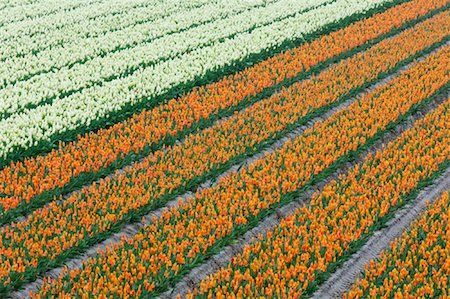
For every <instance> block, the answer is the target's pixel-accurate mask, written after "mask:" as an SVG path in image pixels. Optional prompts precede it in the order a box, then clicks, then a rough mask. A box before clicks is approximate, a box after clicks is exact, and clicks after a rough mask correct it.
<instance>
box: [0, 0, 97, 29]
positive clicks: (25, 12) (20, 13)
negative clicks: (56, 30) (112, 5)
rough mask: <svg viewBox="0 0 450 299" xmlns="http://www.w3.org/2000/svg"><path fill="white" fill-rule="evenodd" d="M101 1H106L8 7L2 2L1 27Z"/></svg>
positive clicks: (72, 0) (50, 0)
mask: <svg viewBox="0 0 450 299" xmlns="http://www.w3.org/2000/svg"><path fill="white" fill-rule="evenodd" d="M101 1H104V0H89V1H86V0H58V1H55V0H44V1H33V2H32V1H15V2H16V3H15V4H16V5H14V4H13V3H10V4H11V5H8V4H7V3H3V2H6V1H2V4H3V5H2V6H1V10H0V25H4V24H9V23H12V22H19V21H22V20H29V19H32V18H38V17H40V16H44V15H47V14H52V13H55V12H58V11H60V10H70V9H76V8H78V7H84V6H87V5H90V4H91V3H97V2H101ZM8 2H13V1H8ZM20 2H22V3H20ZM30 2H32V3H30ZM0 5H1V4H0ZM8 6H10V7H8Z"/></svg>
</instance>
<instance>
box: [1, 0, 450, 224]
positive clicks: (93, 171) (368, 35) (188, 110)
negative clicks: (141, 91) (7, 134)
mask: <svg viewBox="0 0 450 299" xmlns="http://www.w3.org/2000/svg"><path fill="white" fill-rule="evenodd" d="M446 3H447V1H434V2H433V5H431V3H430V2H429V1H428V0H415V1H412V2H408V3H405V4H402V5H399V6H396V7H394V8H391V9H389V10H388V11H386V12H383V13H381V14H378V15H375V16H374V17H372V18H369V19H367V20H363V21H360V22H357V23H355V24H352V25H350V26H349V27H346V28H345V29H342V30H339V31H337V32H334V33H331V34H329V35H325V36H323V37H320V38H318V39H316V40H314V41H311V42H310V43H308V44H304V45H302V46H300V47H298V48H295V49H292V50H291V51H289V52H285V53H282V54H279V55H277V56H275V57H273V58H270V59H268V60H266V61H263V62H261V63H259V64H257V65H255V66H254V67H252V68H249V69H246V70H245V71H242V72H240V73H238V74H235V75H233V76H229V77H226V78H224V79H223V80H221V81H219V82H218V83H213V84H210V85H207V86H205V87H203V88H199V89H196V90H194V91H193V92H191V93H189V94H186V95H185V96H183V97H181V98H179V99H176V100H175V99H174V100H171V101H169V102H167V103H165V104H163V105H161V106H158V107H156V108H154V109H152V110H149V111H146V112H143V113H140V114H138V115H135V116H134V117H133V118H132V119H130V120H128V121H126V122H123V123H120V124H117V125H115V126H113V127H111V128H109V129H107V130H101V131H99V132H97V133H95V134H88V135H86V136H83V137H80V138H79V140H78V141H77V142H74V143H67V144H61V145H60V146H59V149H58V150H54V151H52V152H51V153H49V154H48V155H45V156H38V157H35V158H31V159H27V160H25V161H24V162H18V163H15V164H11V165H10V166H9V167H6V168H4V169H3V170H2V171H1V172H0V182H4V183H3V184H2V183H0V194H2V193H3V194H4V196H3V198H1V197H0V202H1V203H2V205H1V207H0V210H2V212H3V213H2V214H1V218H2V221H0V222H1V223H4V222H5V221H8V220H9V219H11V217H12V216H13V215H14V210H15V209H17V211H19V212H21V211H29V210H32V209H33V208H35V207H38V206H39V204H40V203H42V202H45V201H48V200H50V199H51V198H52V197H53V196H54V195H59V194H61V193H63V192H65V191H66V192H67V191H70V188H75V187H76V186H78V185H81V184H83V182H85V181H86V180H89V179H95V178H96V177H98V176H99V175H104V174H105V173H107V171H108V167H109V171H111V169H114V168H118V167H120V166H121V165H124V164H126V163H127V162H128V161H130V160H131V159H136V158H137V157H139V156H144V155H146V154H148V153H149V151H150V149H152V148H158V146H159V145H161V143H167V142H168V141H171V140H175V139H176V138H177V137H179V136H180V133H181V134H182V133H183V132H186V133H188V132H190V131H193V130H195V129H196V128H201V127H202V125H201V124H202V123H203V126H205V125H207V124H208V122H210V121H212V120H214V119H217V118H218V117H220V116H221V115H224V114H225V115H226V114H227V113H229V111H232V110H234V109H238V108H239V107H242V106H243V105H245V104H246V102H251V101H254V97H255V96H257V95H260V96H262V95H264V94H267V93H268V92H269V93H270V92H271V88H272V87H273V86H276V85H277V84H280V83H282V82H283V80H284V81H289V80H291V79H296V78H298V76H299V75H300V76H301V75H302V74H305V72H309V71H310V70H311V68H315V67H316V65H317V64H321V63H324V62H325V61H327V60H329V59H331V58H332V57H333V56H339V55H341V54H342V53H345V52H346V51H349V50H350V51H351V50H352V49H354V48H355V47H358V46H361V45H362V44H364V43H365V42H367V41H371V40H373V39H374V38H377V37H379V36H381V35H383V34H385V33H387V32H389V30H392V29H393V28H398V27H401V26H402V25H403V24H405V22H408V21H410V20H414V19H415V18H416V17H418V16H422V15H425V14H426V13H427V12H428V10H429V9H433V8H438V7H440V6H442V5H445V4H446ZM393 16H399V17H396V18H393ZM218 99H220V100H218ZM169 116H170V117H169ZM169 128H170V130H169ZM136 155H137V157H136ZM128 163H129V162H128ZM36 196H37V197H36ZM35 197H36V198H35ZM5 211H7V212H8V214H4V212H5Z"/></svg>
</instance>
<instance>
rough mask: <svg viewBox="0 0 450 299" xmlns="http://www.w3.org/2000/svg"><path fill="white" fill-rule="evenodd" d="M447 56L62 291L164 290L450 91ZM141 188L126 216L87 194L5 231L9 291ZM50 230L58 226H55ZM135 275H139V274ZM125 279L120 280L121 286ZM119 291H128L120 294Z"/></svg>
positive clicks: (186, 207)
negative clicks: (419, 106)
mask: <svg viewBox="0 0 450 299" xmlns="http://www.w3.org/2000/svg"><path fill="white" fill-rule="evenodd" d="M449 51H450V47H445V48H444V49H442V50H441V51H439V52H438V53H437V54H434V55H432V56H430V57H429V58H427V59H425V60H424V61H422V62H420V63H419V64H417V65H415V66H414V67H412V68H411V69H410V70H408V71H406V72H404V73H403V74H402V75H401V76H400V77H398V78H396V79H394V80H392V81H390V82H389V83H388V84H386V85H383V86H381V87H379V88H377V89H375V90H374V91H372V92H371V93H369V94H367V95H366V96H364V97H362V98H360V99H358V101H356V102H354V103H353V104H351V105H350V106H349V107H348V108H346V109H344V110H343V111H341V112H339V113H337V114H335V115H333V116H332V117H330V118H329V119H327V120H326V121H324V122H323V123H317V124H316V125H314V126H313V128H311V129H308V130H306V131H305V132H304V134H303V135H301V136H300V137H298V138H296V139H295V140H292V141H290V142H287V143H286V144H285V145H284V146H283V147H282V148H281V149H279V150H276V151H275V152H274V153H272V154H268V155H266V156H265V157H264V158H263V159H260V160H258V161H256V162H255V163H253V164H251V165H250V166H249V167H248V168H247V169H243V170H241V171H240V172H238V173H237V172H231V173H230V174H229V175H226V176H224V177H222V178H221V179H219V181H218V184H217V185H216V186H213V187H211V188H207V189H203V190H201V191H199V192H198V193H197V194H196V195H195V196H194V197H192V198H189V199H187V201H186V202H185V203H183V204H180V206H179V207H174V208H172V209H171V210H170V211H166V212H164V213H163V214H162V216H161V217H160V218H159V219H155V221H154V222H153V223H151V224H150V225H148V226H147V227H146V228H145V229H143V230H142V231H140V232H138V233H137V235H136V236H135V237H134V238H133V239H130V240H127V241H124V242H123V243H121V245H120V246H116V247H115V248H114V249H108V250H107V251H106V252H103V253H102V254H101V255H99V256H98V257H96V258H94V259H91V260H89V261H88V262H86V263H85V264H84V267H83V269H82V270H80V269H78V270H75V271H74V272H73V273H72V274H71V275H70V276H68V277H66V278H64V286H63V289H65V290H67V289H72V287H74V289H73V290H74V291H76V292H78V291H80V292H83V291H86V292H93V293H92V294H93V295H94V296H96V295H97V294H98V293H97V292H98V291H100V292H103V291H105V290H106V288H107V289H108V290H106V291H108V292H110V294H111V295H113V294H114V295H117V296H121V295H123V294H125V293H128V292H130V291H131V290H130V289H129V288H128V287H130V288H131V289H133V290H135V291H136V289H137V287H138V286H140V287H141V288H142V290H144V289H145V290H146V291H148V292H151V291H152V290H153V289H155V288H156V290H158V291H161V290H162V289H164V288H165V287H167V284H168V283H170V282H172V281H173V280H174V279H176V278H177V277H178V276H179V275H180V274H181V273H183V272H185V270H186V269H188V268H189V267H191V266H192V265H193V264H195V263H197V262H198V261H199V260H202V259H203V258H204V257H205V254H207V253H208V252H211V251H212V250H213V249H214V248H215V247H217V246H220V244H224V242H226V239H227V238H230V237H231V236H235V235H236V234H237V233H239V231H241V232H242V231H243V230H244V231H245V229H246V228H247V227H248V225H251V224H252V223H253V224H254V223H256V222H257V221H258V220H259V219H260V218H261V217H263V216H264V215H265V214H266V212H267V210H268V209H270V208H271V207H273V206H276V205H279V204H281V203H282V202H284V201H286V200H288V198H286V196H289V195H288V194H291V193H292V192H295V191H298V190H299V189H301V188H303V187H305V186H307V185H308V184H309V182H310V181H311V180H314V179H317V178H318V176H319V174H321V173H322V172H323V171H325V170H327V169H328V168H329V167H330V166H332V165H335V164H336V163H338V162H339V161H342V160H344V159H345V157H346V156H347V155H349V154H350V153H352V152H355V151H357V150H358V149H359V148H361V147H363V146H364V145H366V144H367V142H370V141H371V140H373V139H374V138H376V136H377V134H378V135H380V134H382V132H383V131H384V130H386V129H387V128H388V126H389V125H392V124H393V123H395V122H397V121H400V119H401V118H402V117H403V115H404V114H405V113H407V112H408V111H409V110H410V109H412V108H413V107H414V106H415V105H416V104H419V103H421V102H422V101H424V100H425V99H427V98H428V97H430V96H431V95H433V94H434V93H436V92H437V91H438V90H440V89H441V88H443V87H445V86H447V85H446V84H447V83H448V81H449V79H450V78H449V77H450V75H449V72H448V71H449V69H448V67H449V65H448V64H446V63H445V62H446V61H447V60H448V59H447V58H448V57H449V56H448V54H449ZM381 99H388V100H384V101H382V100H381ZM280 108H282V109H279V110H285V109H284V107H280ZM273 111H274V112H276V111H277V110H276V109H275V110H273ZM266 117H271V115H270V114H269V115H266ZM244 124H245V123H244V122H241V125H244ZM194 152H196V153H199V154H200V152H199V151H194ZM172 171H173V170H172ZM319 177H320V176H319ZM133 179H134V181H133ZM173 181H175V180H173ZM139 184H142V185H141V186H142V187H141V188H140V189H136V191H137V194H129V195H127V196H126V198H127V200H128V201H133V203H132V204H130V205H129V206H128V207H125V208H124V209H121V207H118V206H117V205H116V204H115V202H116V201H119V200H120V197H119V195H118V194H120V192H121V190H122V189H121V188H120V189H119V188H118V189H116V190H114V194H115V196H113V197H114V200H113V201H111V202H109V204H107V205H104V206H103V207H99V208H98V209H97V208H96V209H93V208H92V207H91V206H90V205H91V203H93V202H94V201H97V202H101V201H102V200H103V201H104V198H100V197H99V198H97V199H95V198H92V197H90V198H89V196H88V193H87V192H84V199H85V201H84V202H80V200H78V201H77V202H76V203H75V202H74V203H72V204H71V205H70V206H68V205H67V203H65V204H64V205H66V207H67V208H69V209H67V208H66V212H62V211H61V212H57V213H55V214H54V213H53V210H56V209H55V208H56V207H58V205H56V204H50V207H49V208H46V209H43V210H42V211H40V213H35V214H34V215H32V216H30V217H28V219H27V220H26V221H24V222H20V223H14V224H13V225H11V226H9V227H6V228H5V229H3V230H2V231H1V237H0V239H1V240H2V246H1V247H0V248H2V249H3V250H2V251H3V252H2V253H3V255H2V256H3V260H2V261H1V263H0V264H1V265H2V268H1V270H0V273H5V274H6V275H7V276H6V275H5V276H3V277H4V283H3V285H5V286H6V289H7V288H8V284H10V283H17V281H18V280H20V279H21V281H23V280H24V279H26V278H27V276H26V273H27V271H30V269H32V268H36V267H38V265H41V266H42V265H45V264H46V263H47V265H52V263H54V262H55V261H58V258H59V257H61V255H63V256H64V255H67V254H68V252H69V250H68V249H69V248H70V249H71V250H74V249H76V248H77V247H80V246H81V247H82V248H84V247H85V246H86V245H87V244H89V243H83V241H84V242H86V240H87V239H88V238H89V237H95V236H97V237H98V236H99V235H98V234H97V235H95V234H93V233H91V231H92V230H96V231H102V230H103V231H105V229H111V228H113V227H114V223H115V222H117V221H119V222H120V221H121V220H122V219H121V217H120V216H119V215H118V214H117V212H118V211H121V212H122V215H124V216H122V217H125V216H126V214H125V213H126V212H129V214H132V215H136V211H134V210H133V209H134V208H135V207H137V206H139V205H142V203H143V202H145V201H149V200H151V198H150V196H151V195H149V194H148V193H146V192H144V190H143V189H144V187H145V186H146V184H147V183H146V182H145V181H143V178H140V177H135V178H133V177H129V185H130V186H137V185H139ZM138 194H139V197H138V198H136V197H137V195H138ZM69 200H70V199H69ZM61 206H63V205H61ZM82 206H84V207H85V209H83V212H82V213H84V215H83V216H84V217H82V219H81V218H79V217H80V214H79V212H78V211H77V210H78V209H81V207H82ZM80 213H81V212H80ZM98 215H101V216H102V217H104V219H105V220H106V221H104V222H103V224H96V223H95V222H92V221H91V220H92V219H94V218H95V217H98ZM72 221H73V222H72ZM55 222H58V223H59V226H53V225H52V223H55ZM38 239H39V240H38ZM224 239H225V240H224ZM44 240H45V241H44ZM77 240H79V241H77ZM96 240H98V239H96ZM58 254H59V256H58ZM19 256H20V258H19ZM39 257H41V258H39ZM136 262H137V263H136ZM141 262H142V263H141ZM138 269H139V270H138ZM136 270H138V272H141V273H142V275H137V272H136ZM125 278H126V282H124V281H122V279H125ZM80 281H82V282H83V281H84V282H86V283H85V284H83V285H84V287H83V288H77V286H78V284H79V282H80ZM66 283H67V284H66ZM122 283H125V284H128V287H122V285H121V284H122ZM93 286H104V287H105V289H103V288H98V289H95V287H93ZM59 291H60V290H59ZM70 292H72V291H71V290H70V291H69V293H70Z"/></svg>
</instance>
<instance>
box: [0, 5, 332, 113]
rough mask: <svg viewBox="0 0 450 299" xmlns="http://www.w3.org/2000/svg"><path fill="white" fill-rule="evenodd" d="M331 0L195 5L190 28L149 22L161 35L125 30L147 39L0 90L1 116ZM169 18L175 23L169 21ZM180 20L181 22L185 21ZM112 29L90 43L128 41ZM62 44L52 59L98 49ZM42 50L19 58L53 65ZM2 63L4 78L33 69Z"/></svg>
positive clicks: (60, 61)
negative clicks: (250, 5)
mask: <svg viewBox="0 0 450 299" xmlns="http://www.w3.org/2000/svg"><path fill="white" fill-rule="evenodd" d="M329 1H330V0H320V1H317V0H315V1H314V0H308V1H305V0H303V1H301V0H280V1H278V2H275V3H274V4H271V5H267V6H264V7H259V8H258V7H256V8H252V9H248V8H246V7H245V6H244V7H239V6H237V5H230V6H226V7H224V8H223V9H218V8H217V7H216V8H215V9H214V11H215V13H211V7H206V8H207V9H206V8H205V9H204V10H203V11H202V14H201V13H200V12H199V11H197V10H192V11H191V13H192V16H191V17H190V18H186V23H187V24H188V27H189V26H191V25H192V24H194V25H195V24H196V22H197V21H199V22H200V24H201V23H202V22H204V21H205V20H206V22H205V23H203V24H201V25H200V26H194V27H191V28H190V29H189V30H182V31H180V32H174V33H172V34H167V31H166V30H170V29H171V28H170V27H177V26H179V25H175V24H176V23H174V22H173V20H168V22H163V24H158V23H151V24H147V26H146V27H147V29H149V28H148V27H149V25H151V26H152V27H155V29H156V30H155V32H154V34H155V35H156V37H159V38H156V39H153V38H152V33H153V32H151V31H150V32H147V33H149V35H147V34H142V32H136V34H128V35H126V36H138V37H140V38H141V39H143V40H151V41H150V42H148V43H146V42H144V43H140V44H138V45H136V46H133V47H131V48H126V49H124V50H122V51H117V52H112V53H109V54H108V55H105V56H99V57H95V58H93V59H91V60H89V61H87V62H85V63H82V64H76V65H74V66H72V67H70V68H67V67H65V68H63V69H60V70H58V71H55V72H50V73H45V74H41V75H39V76H36V77H33V78H32V79H31V80H27V81H21V82H18V83H16V84H14V85H10V86H8V87H6V88H5V89H2V90H0V102H1V103H2V104H0V116H1V115H2V114H6V115H9V114H15V113H18V112H21V111H22V110H23V109H24V108H27V107H29V106H32V107H35V106H39V105H42V104H43V103H51V101H52V100H56V101H57V100H58V99H60V98H63V97H64V96H65V95H70V94H73V93H75V92H79V91H82V90H84V89H86V88H88V87H91V86H95V85H105V84H107V82H109V81H111V80H114V79H117V78H122V77H127V76H130V75H131V74H133V73H134V72H136V71H139V70H140V69H144V68H145V67H148V66H151V65H155V64H158V63H161V62H163V61H167V60H170V59H173V58H175V57H178V56H179V55H182V54H183V53H186V52H189V51H193V50H196V49H200V48H203V47H207V46H210V45H212V44H214V43H216V42H218V41H220V40H222V39H229V38H232V37H233V36H234V35H236V34H239V33H243V32H248V31H251V30H253V29H255V28H259V27H262V26H265V25H269V24H271V23H273V22H276V21H280V20H282V19H285V18H287V17H290V16H293V15H295V14H297V13H302V12H304V11H305V10H306V11H309V10H311V9H313V8H315V7H316V6H317V5H320V4H323V3H326V2H329ZM167 24H173V25H169V26H167ZM160 25H161V27H160ZM180 25H181V26H182V25H183V24H180ZM167 27H169V28H167ZM161 31H162V32H161ZM169 32H170V31H169ZM112 35H113V36H109V37H107V40H106V41H94V42H93V46H94V48H96V49H99V50H102V49H101V48H102V47H103V46H105V47H110V48H113V49H114V48H115V47H116V46H117V45H118V44H121V43H124V42H125V43H126V41H127V39H125V40H124V39H123V36H121V35H117V34H115V32H114V33H112ZM99 45H101V46H99ZM85 46H86V47H85ZM63 47H64V50H63V51H61V49H56V50H53V48H52V49H51V53H50V54H51V55H52V53H56V54H57V55H56V56H55V57H54V58H55V61H57V62H58V63H61V64H63V65H64V64H65V61H64V60H72V59H77V58H76V57H77V56H81V57H83V56H89V55H91V54H94V55H95V54H98V53H89V50H88V49H89V48H92V47H90V46H89V45H87V44H84V43H77V44H76V49H75V50H76V52H75V53H73V52H70V50H69V51H67V47H66V46H65V45H64V46H63ZM41 54H43V52H41V53H39V55H37V56H34V57H33V58H31V59H27V57H24V58H23V59H25V61H26V63H27V64H28V63H33V60H34V61H35V62H37V63H38V64H40V65H42V66H44V67H48V66H51V65H52V62H51V61H47V59H45V57H43V55H41ZM4 68H5V70H6V69H8V72H10V73H8V72H4V76H5V78H7V77H9V78H11V79H12V77H13V76H12V74H13V73H14V74H15V75H18V74H19V73H20V71H18V70H24V71H25V72H27V71H28V70H32V71H33V72H35V71H37V69H36V67H35V66H31V67H28V66H27V67H24V66H22V65H14V66H11V65H8V63H7V62H5V63H4ZM0 72H1V70H0ZM0 80H1V79H0Z"/></svg>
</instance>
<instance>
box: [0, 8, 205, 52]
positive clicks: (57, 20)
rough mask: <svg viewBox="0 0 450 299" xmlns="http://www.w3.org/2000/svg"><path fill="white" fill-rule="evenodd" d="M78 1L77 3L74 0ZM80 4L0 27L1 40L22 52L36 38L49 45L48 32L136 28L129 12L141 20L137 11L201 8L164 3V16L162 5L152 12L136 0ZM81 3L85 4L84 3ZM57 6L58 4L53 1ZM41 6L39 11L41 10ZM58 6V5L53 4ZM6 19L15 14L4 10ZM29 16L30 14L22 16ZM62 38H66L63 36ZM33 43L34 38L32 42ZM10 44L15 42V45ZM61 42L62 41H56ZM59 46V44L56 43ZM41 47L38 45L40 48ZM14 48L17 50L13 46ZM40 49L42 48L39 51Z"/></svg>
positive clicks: (84, 32) (161, 14)
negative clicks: (114, 22)
mask: <svg viewBox="0 0 450 299" xmlns="http://www.w3.org/2000/svg"><path fill="white" fill-rule="evenodd" d="M46 2H48V3H43V1H40V3H35V4H33V5H30V6H29V7H28V8H27V7H17V8H15V9H17V10H18V11H19V14H20V13H21V12H20V10H24V9H26V10H28V9H29V10H31V11H33V12H32V13H31V14H34V13H36V12H37V11H38V10H39V9H40V10H45V8H44V7H46V6H47V5H50V4H51V3H52V1H48V0H46ZM64 2H65V1H61V3H64ZM72 2H74V1H72ZM75 2H78V5H77V6H76V7H73V8H72V9H56V10H54V11H53V12H48V13H43V14H42V16H39V17H33V18H29V19H28V18H27V19H25V20H23V21H19V22H13V23H10V24H5V25H4V26H1V27H0V40H1V41H2V44H3V43H5V46H7V48H8V49H10V48H11V46H14V45H15V46H17V47H18V50H20V49H21V44H28V43H29V41H30V38H32V37H35V38H36V39H35V41H36V42H37V43H39V42H43V44H46V43H48V42H49V41H48V40H46V39H45V37H44V35H45V33H48V34H49V35H52V34H53V33H54V32H55V31H59V30H70V29H69V28H71V27H72V28H73V29H74V30H73V31H68V32H67V33H69V34H70V33H72V34H74V36H78V35H80V34H81V35H83V34H84V35H85V36H89V33H90V32H92V33H95V34H99V33H102V32H104V31H103V30H105V29H106V30H108V29H109V30H117V29H120V28H122V26H123V25H125V26H127V25H130V24H131V25H132V24H135V22H134V21H132V20H131V21H130V20H126V19H125V18H124V17H126V16H127V15H128V14H129V13H132V14H130V15H128V16H130V17H133V16H136V17H138V16H139V15H138V14H137V10H139V9H142V10H146V12H147V13H151V12H153V13H155V14H156V17H164V16H167V15H169V14H171V13H173V12H175V11H177V10H174V8H177V9H183V8H190V7H196V6H197V5H196V4H195V3H190V4H185V5H181V6H180V5H176V3H174V1H173V0H169V1H164V3H165V4H167V8H168V10H167V12H166V13H164V12H163V11H162V10H161V4H162V3H161V4H159V3H158V4H155V5H153V7H154V9H153V10H148V6H152V2H151V1H150V2H149V1H148V0H136V1H132V2H129V1H123V0H113V1H108V2H105V1H98V0H89V1H85V0H84V1H80V0H78V1H75ZM80 2H81V3H80ZM198 3H200V4H201V3H205V1H201V0H200V1H199V2H198ZM53 4H55V3H54V2H53ZM37 7H39V8H37ZM53 7H55V5H53ZM4 14H5V17H6V16H7V15H8V14H11V12H10V11H9V10H5V11H4ZM23 16H26V14H24V15H22V17H23ZM114 17H115V19H116V20H117V22H118V24H116V25H113V24H112V21H113V19H114ZM148 19H149V20H153V19H154V18H153V17H152V18H149V17H148V16H147V18H142V16H141V18H140V19H138V20H136V21H138V22H139V21H145V20H148ZM102 21H105V22H106V23H105V26H102V23H103V22H102ZM121 22H123V23H124V24H123V25H120V23H121ZM79 25H82V26H86V27H85V28H82V27H81V26H79ZM96 26H98V27H99V28H98V29H96V28H95V27H96ZM60 38H62V37H60ZM31 40H32V39H31ZM64 40H70V37H66V39H64ZM14 41H22V43H18V44H14ZM10 42H13V44H11V43H10ZM56 42H58V40H57V41H56ZM55 45H57V43H56V44H55ZM36 46H37V47H39V46H38V45H36ZM13 48H14V47H13ZM37 49H39V48H37ZM3 51H5V49H2V50H1V52H0V53H2V55H1V56H0V57H2V58H3V57H4V56H3V53H6V52H3ZM11 54H12V56H15V55H14V53H11Z"/></svg>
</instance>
